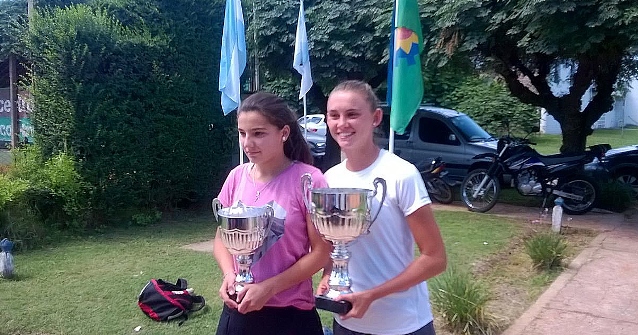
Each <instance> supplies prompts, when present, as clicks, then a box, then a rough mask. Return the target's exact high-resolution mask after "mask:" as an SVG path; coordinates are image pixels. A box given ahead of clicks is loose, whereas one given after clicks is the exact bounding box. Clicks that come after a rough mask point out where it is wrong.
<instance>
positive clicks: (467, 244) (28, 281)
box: [0, 211, 553, 334]
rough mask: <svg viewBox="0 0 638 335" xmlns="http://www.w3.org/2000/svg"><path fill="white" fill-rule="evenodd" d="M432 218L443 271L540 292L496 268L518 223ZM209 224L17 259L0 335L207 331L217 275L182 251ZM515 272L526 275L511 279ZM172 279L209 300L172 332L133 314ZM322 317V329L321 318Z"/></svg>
mask: <svg viewBox="0 0 638 335" xmlns="http://www.w3.org/2000/svg"><path fill="white" fill-rule="evenodd" d="M435 215H436V217H437V220H438V222H439V224H440V227H441V230H442V234H443V237H444V240H445V244H446V249H447V252H448V257H449V261H450V263H451V265H453V266H456V267H457V268H461V269H467V270H468V271H472V272H474V273H476V274H477V275H479V276H481V277H482V278H483V279H481V280H486V282H488V283H491V284H490V285H491V286H492V287H494V288H495V289H497V284H499V283H505V284H507V283H508V282H513V284H512V285H514V286H516V287H517V288H516V289H517V290H522V291H523V292H527V291H529V290H532V291H533V292H532V296H534V291H539V292H540V290H539V289H536V287H541V288H544V287H546V285H547V284H549V283H550V282H551V280H553V277H551V276H550V277H547V278H545V277H543V275H539V274H537V273H535V272H530V271H529V265H528V264H526V263H524V262H522V263H521V264H522V265H521V266H522V267H524V268H525V269H524V270H525V271H521V268H520V266H519V267H518V268H517V267H513V268H504V266H505V265H499V264H500V263H499V262H503V260H504V259H509V256H508V257H504V256H503V255H510V254H512V250H515V249H516V248H513V247H512V246H513V245H516V243H513V241H519V240H520V239H521V238H522V237H523V236H524V235H525V234H526V233H527V228H526V227H525V225H524V224H522V223H518V222H515V221H512V220H509V219H503V218H498V217H496V216H491V215H485V214H476V213H470V212H452V211H449V212H448V211H437V212H436V213H435ZM215 227H216V225H215V224H213V218H212V215H211V214H209V213H203V214H198V215H195V214H190V215H186V214H184V215H182V216H181V217H179V218H176V219H169V220H164V221H163V222H162V223H161V224H158V225H153V226H148V227H131V228H128V229H114V230H113V231H111V232H108V233H103V234H94V235H89V236H84V237H76V238H69V239H68V240H64V241H59V242H58V243H56V244H52V245H50V246H48V247H46V248H43V249H39V250H30V251H26V252H20V253H17V254H15V255H14V257H15V266H16V277H15V278H14V279H12V280H8V279H0V333H2V334H129V333H135V332H134V331H133V329H134V328H135V327H137V326H141V331H140V332H139V334H174V333H180V334H211V333H213V332H214V330H215V329H216V326H217V320H218V317H219V313H220V310H221V307H222V304H221V301H220V300H219V299H218V298H217V289H218V285H219V283H220V278H221V274H220V272H219V270H218V269H217V266H216V264H215V262H214V260H213V258H212V256H211V255H210V254H208V253H203V252H196V251H192V250H188V249H184V248H182V246H184V245H186V244H189V243H194V242H201V241H207V240H209V239H211V238H212V237H213V235H214V231H215ZM514 254H516V255H518V256H517V257H521V256H520V253H517V252H514ZM505 263H509V262H504V263H503V264H505ZM493 268H494V269H495V268H502V270H499V271H496V272H495V271H491V269H493ZM522 272H528V273H529V275H528V276H526V277H525V278H523V279H520V278H519V279H516V277H521V274H520V273H522ZM513 274H516V275H515V276H514V275H513ZM179 277H183V278H186V279H188V281H189V286H190V287H193V288H194V289H195V291H196V292H197V293H198V294H201V295H203V296H204V297H205V298H206V299H207V307H206V308H205V309H204V310H202V311H200V312H196V313H194V314H193V315H192V316H191V318H190V319H189V320H188V321H186V323H184V324H183V325H182V326H181V327H179V328H178V326H177V324H176V323H157V322H155V321H152V320H150V319H149V318H147V317H146V316H145V315H144V314H143V313H142V312H141V311H140V310H139V308H138V307H137V295H138V293H139V291H140V290H141V289H142V287H143V286H144V285H145V283H146V282H147V281H148V280H149V279H150V278H162V279H165V280H169V281H175V280H176V279H177V278H179ZM508 285H509V284H508ZM498 290H501V288H498ZM527 300H528V298H526V301H525V302H524V303H528V302H527ZM495 306H498V304H497V305H495ZM321 314H322V320H324V322H330V320H331V316H330V315H329V314H328V313H324V312H322V313H321Z"/></svg>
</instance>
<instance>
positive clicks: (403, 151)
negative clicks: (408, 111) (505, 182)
mask: <svg viewBox="0 0 638 335" xmlns="http://www.w3.org/2000/svg"><path fill="white" fill-rule="evenodd" d="M381 108H382V109H383V111H384V114H383V122H382V124H381V125H380V126H379V127H377V132H376V133H375V138H376V139H375V140H376V142H377V144H378V145H379V146H380V147H382V148H385V149H388V135H389V133H390V132H389V131H390V107H389V106H381ZM496 143H497V139H495V138H494V137H492V136H491V135H490V134H488V133H487V132H486V131H485V130H484V129H483V128H481V126H479V125H478V124H477V123H476V122H474V120H472V118H470V117H469V116H467V115H466V114H464V113H461V112H457V111H455V110H452V109H447V108H440V107H434V106H425V105H424V106H421V107H419V109H418V110H417V111H416V113H415V115H414V117H412V120H411V121H410V124H409V125H408V127H407V128H406V131H405V133H404V134H403V135H398V134H395V135H394V153H395V154H397V155H398V156H400V157H401V158H403V159H405V160H407V161H409V162H410V163H412V164H414V165H415V166H416V167H417V168H418V169H419V170H420V171H423V170H424V169H425V168H426V167H427V166H429V164H430V162H432V160H433V159H434V158H436V157H441V158H442V160H443V161H444V162H445V163H446V165H445V166H446V170H447V171H448V172H449V174H448V176H449V177H450V178H452V179H454V180H457V181H462V180H463V178H465V175H467V173H468V171H471V170H474V169H477V168H485V167H487V165H488V164H489V162H488V161H478V160H474V159H472V157H474V156H476V155H478V154H481V153H486V152H496Z"/></svg>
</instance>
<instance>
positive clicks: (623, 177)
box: [614, 168, 638, 198]
mask: <svg viewBox="0 0 638 335" xmlns="http://www.w3.org/2000/svg"><path fill="white" fill-rule="evenodd" d="M614 179H615V180H617V181H618V182H619V183H621V184H624V185H627V186H629V187H630V188H631V190H632V192H633V195H634V197H635V198H638V168H625V169H621V170H619V171H617V172H616V173H614Z"/></svg>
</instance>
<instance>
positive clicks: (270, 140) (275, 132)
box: [237, 111, 289, 164]
mask: <svg viewBox="0 0 638 335" xmlns="http://www.w3.org/2000/svg"><path fill="white" fill-rule="evenodd" d="M237 128H238V130H239V141H240V143H241V146H242V148H243V150H244V152H245V153H246V156H248V159H250V161H251V162H253V163H255V164H260V163H265V162H269V161H272V160H275V159H280V158H284V157H285V155H284V140H283V138H284V137H288V134H289V130H288V126H285V127H284V128H283V129H279V128H277V126H275V125H273V124H270V123H268V119H266V118H265V117H264V116H263V115H261V113H259V112H250V111H248V112H241V113H239V116H238V117H237Z"/></svg>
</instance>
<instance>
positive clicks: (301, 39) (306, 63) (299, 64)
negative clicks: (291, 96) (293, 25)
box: [292, 0, 312, 99]
mask: <svg viewBox="0 0 638 335" xmlns="http://www.w3.org/2000/svg"><path fill="white" fill-rule="evenodd" d="M292 67H293V68H295V70H297V72H299V74H300V75H301V90H300V91H299V99H301V98H303V97H304V96H305V95H306V93H308V91H309V90H310V87H312V74H311V73H310V56H309V55H308V35H306V17H305V16H304V8H303V0H299V19H298V20H297V36H296V39H295V57H294V60H293V62H292Z"/></svg>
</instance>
